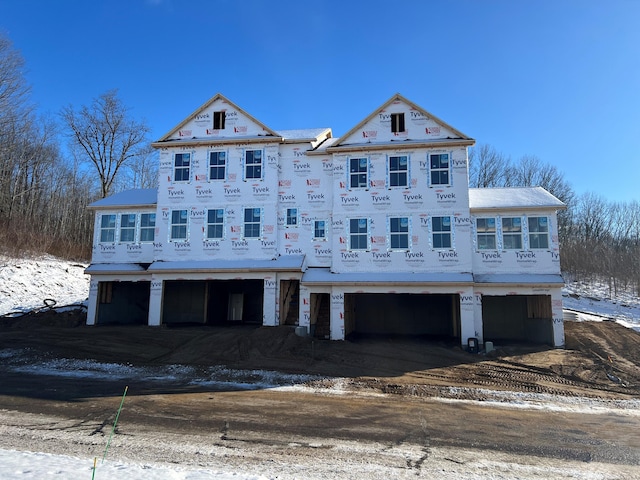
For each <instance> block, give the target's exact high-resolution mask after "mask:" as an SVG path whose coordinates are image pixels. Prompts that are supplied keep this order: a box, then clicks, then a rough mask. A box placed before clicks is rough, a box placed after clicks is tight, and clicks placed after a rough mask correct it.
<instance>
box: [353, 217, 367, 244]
mask: <svg viewBox="0 0 640 480" xmlns="http://www.w3.org/2000/svg"><path fill="white" fill-rule="evenodd" d="M368 246H369V221H368V220H367V219H366V218H352V219H350V220H349V249H350V250H366V249H367V247H368Z"/></svg>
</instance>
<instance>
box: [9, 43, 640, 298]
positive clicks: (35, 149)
mask: <svg viewBox="0 0 640 480" xmlns="http://www.w3.org/2000/svg"><path fill="white" fill-rule="evenodd" d="M24 69H25V64H24V60H23V58H22V57H21V55H20V54H19V52H18V51H17V50H15V49H14V47H13V45H12V44H11V42H10V40H9V39H8V38H7V37H4V36H2V35H1V34H0V162H1V163H0V249H1V250H4V252H5V253H12V254H20V253H24V252H28V251H33V252H47V253H51V254H54V255H58V256H62V257H66V258H75V259H82V260H88V259H89V258H90V256H91V244H92V235H93V214H92V212H90V211H88V210H87V205H88V204H89V203H91V202H93V201H95V200H97V199H99V198H103V197H106V196H108V195H110V194H112V193H116V192H118V191H121V190H124V189H127V188H150V187H154V186H156V182H157V168H158V166H157V158H156V157H155V156H154V155H153V152H152V149H151V148H150V145H149V139H148V138H147V135H148V133H149V128H148V126H147V125H146V123H145V122H144V121H139V120H136V119H133V118H131V117H130V115H129V113H128V109H127V108H126V106H125V105H124V104H123V102H122V101H121V100H120V99H119V97H118V95H117V91H116V90H111V91H108V92H106V93H104V94H102V95H100V96H98V97H97V98H96V99H95V100H94V101H93V102H92V103H91V104H90V105H86V106H81V107H79V108H75V107H74V106H72V105H68V106H66V107H64V108H62V109H61V111H60V112H58V114H57V115H56V116H54V117H50V118H43V117H41V116H38V115H37V112H36V108H35V106H34V105H32V104H31V102H30V97H29V95H30V89H29V86H28V85H27V83H26V81H25V76H24V73H25V72H24ZM63 142H64V143H63ZM62 146H64V147H66V148H64V149H63V148H62ZM469 183H470V186H471V187H477V188H488V187H513V186H541V187H543V188H545V189H546V190H548V191H549V192H551V193H552V194H553V195H555V196H556V197H557V198H558V199H560V200H561V201H563V202H564V203H565V204H566V205H567V209H566V210H564V211H561V212H559V214H558V229H559V237H560V258H561V262H562V263H561V268H562V271H563V273H564V275H565V279H566V280H585V281H593V280H600V281H602V280H604V281H606V282H608V283H609V285H610V286H611V291H612V294H615V293H617V291H618V290H619V289H629V288H633V289H634V290H635V291H636V292H637V293H638V294H640V203H639V202H638V201H631V202H609V201H608V200H606V199H605V198H603V197H601V196H598V195H597V194H595V193H585V194H583V195H579V196H578V195H576V194H575V192H574V191H573V189H572V188H571V186H570V184H569V182H568V181H567V179H566V178H565V176H564V174H563V173H562V172H560V171H559V170H558V169H557V168H556V166H554V165H550V164H548V163H545V162H543V161H542V160H541V159H539V158H538V157H535V156H532V155H528V156H524V157H522V158H520V159H519V160H517V161H513V160H512V159H511V158H510V157H509V156H507V155H505V154H503V153H501V152H499V151H498V150H496V149H495V148H494V147H492V146H490V145H477V146H475V147H473V148H471V149H470V152H469Z"/></svg>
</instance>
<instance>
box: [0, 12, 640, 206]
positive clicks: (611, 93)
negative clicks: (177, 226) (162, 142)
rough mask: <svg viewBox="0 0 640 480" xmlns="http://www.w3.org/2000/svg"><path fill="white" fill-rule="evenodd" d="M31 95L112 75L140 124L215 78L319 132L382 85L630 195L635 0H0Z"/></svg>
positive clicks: (190, 107)
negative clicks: (397, 0)
mask: <svg viewBox="0 0 640 480" xmlns="http://www.w3.org/2000/svg"><path fill="white" fill-rule="evenodd" d="M0 31H2V32H3V33H4V34H6V35H7V36H8V37H9V38H10V39H11V41H12V42H13V44H14V47H15V48H17V49H18V50H19V51H20V52H21V54H22V56H23V57H24V59H25V61H26V64H27V70H28V71H27V81H28V82H29V83H30V84H31V85H32V99H33V101H34V102H36V103H37V105H38V108H39V111H40V112H41V113H51V114H55V113H57V112H59V110H60V109H61V108H62V107H63V106H65V105H69V104H71V105H73V106H75V107H78V106H81V105H86V104H89V103H91V101H92V100H93V99H94V98H96V97H98V96H99V95H101V94H102V93H104V92H106V91H107V90H110V89H113V88H117V89H118V91H119V96H120V98H121V99H122V100H123V101H124V103H125V104H126V105H127V106H128V107H129V108H130V109H131V114H132V115H133V116H134V117H136V118H138V119H145V120H146V121H147V122H148V124H149V125H150V126H151V129H152V137H153V139H154V140H156V139H158V138H160V137H161V136H162V135H164V134H165V133H167V131H169V130H170V129H171V128H173V127H174V126H175V125H176V124H178V123H179V122H180V121H181V120H183V119H184V118H185V117H186V116H187V115H189V114H190V113H191V112H193V111H194V110H195V109H196V108H197V107H199V106H200V105H202V104H203V103H204V102H206V101H207V100H208V99H209V98H211V97H212V96H213V95H215V94H216V93H218V92H219V93H222V94H223V95H225V96H226V97H227V98H229V99H230V100H231V101H233V102H234V103H236V104H238V105H239V106H240V107H242V108H244V109H245V110H246V111H248V112H249V113H251V114H252V115H253V116H255V117H256V118H258V119H259V120H261V121H262V122H263V123H265V124H266V125H268V126H270V127H271V128H273V129H276V130H279V129H291V128H315V127H331V128H332V129H333V133H334V136H340V135H341V134H343V133H346V132H347V131H348V130H349V129H350V128H351V127H353V126H354V125H355V124H356V123H358V122H359V121H360V120H362V119H363V118H364V117H366V116H367V115H368V114H369V113H371V112H372V111H373V110H375V109H376V108H377V107H379V106H380V105H381V104H382V103H384V102H385V101H386V100H388V99H389V98H390V97H391V96H392V95H393V94H394V93H396V92H398V93H400V94H402V95H403V96H405V97H407V98H408V99H410V100H412V101H413V102H415V103H417V104H418V105H420V106H422V107H423V108H425V109H426V110H428V111H429V112H431V113H433V114H434V115H436V116H438V117H440V118H442V119H443V120H444V121H446V122H447V123H449V124H451V125H452V126H454V127H455V128H457V129H458V130H461V131H462V132H464V133H465V134H466V135H468V136H470V137H472V138H474V139H476V141H477V142H478V144H482V143H488V144H490V145H492V146H493V147H495V148H496V149H497V150H499V151H501V152H503V153H504V154H506V155H509V156H511V157H512V158H514V159H517V158H519V157H521V156H522V155H536V156H538V157H539V158H540V159H542V160H543V161H544V162H545V163H551V164H553V165H556V166H557V167H558V169H559V170H560V171H561V172H563V173H564V175H565V177H566V178H567V180H568V181H569V183H570V184H571V185H572V186H573V188H574V189H575V191H576V192H577V193H578V194H580V193H584V192H587V191H589V192H595V193H598V194H600V195H602V196H603V197H605V198H607V199H609V200H613V201H630V200H640V193H638V188H637V184H638V183H639V181H640V149H639V148H638V142H639V141H640V1H639V0H608V1H606V2H604V1H601V0H593V1H589V0H575V1H574V0H557V1H556V0H538V1H525V0H522V1H510V0H486V1H479V0H454V1H444V0H443V1H428V0H404V1H402V2H388V1H386V2H385V1H379V0H367V1H366V2H364V1H362V2H360V1H358V2H355V1H354V2H349V1H345V0H342V1H333V0H327V1H324V2H321V1H318V2H307V1H301V0H294V1H270V2H267V1H259V0H112V1H106V0H105V1H99V0H91V1H88V0H56V1H53V0H0Z"/></svg>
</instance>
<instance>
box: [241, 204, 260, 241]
mask: <svg viewBox="0 0 640 480" xmlns="http://www.w3.org/2000/svg"><path fill="white" fill-rule="evenodd" d="M250 210H251V215H252V216H253V218H252V219H251V221H247V213H248V212H249V211H250ZM256 212H258V221H257V222H256V221H255V213H256ZM242 213H243V220H242V238H244V239H247V240H251V239H261V238H262V217H263V215H262V209H261V208H259V207H245V208H244V209H243V211H242ZM256 224H257V225H258V235H252V236H247V226H249V225H251V226H255V225H256Z"/></svg>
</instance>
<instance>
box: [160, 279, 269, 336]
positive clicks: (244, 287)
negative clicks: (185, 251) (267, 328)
mask: <svg viewBox="0 0 640 480" xmlns="http://www.w3.org/2000/svg"><path fill="white" fill-rule="evenodd" d="M263 296H264V281H263V280H260V279H257V280H253V279H251V280H167V281H165V282H164V295H163V303H162V323H164V324H200V325H202V324H206V325H228V324H245V323H246V324H258V325H261V324H262V304H263Z"/></svg>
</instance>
